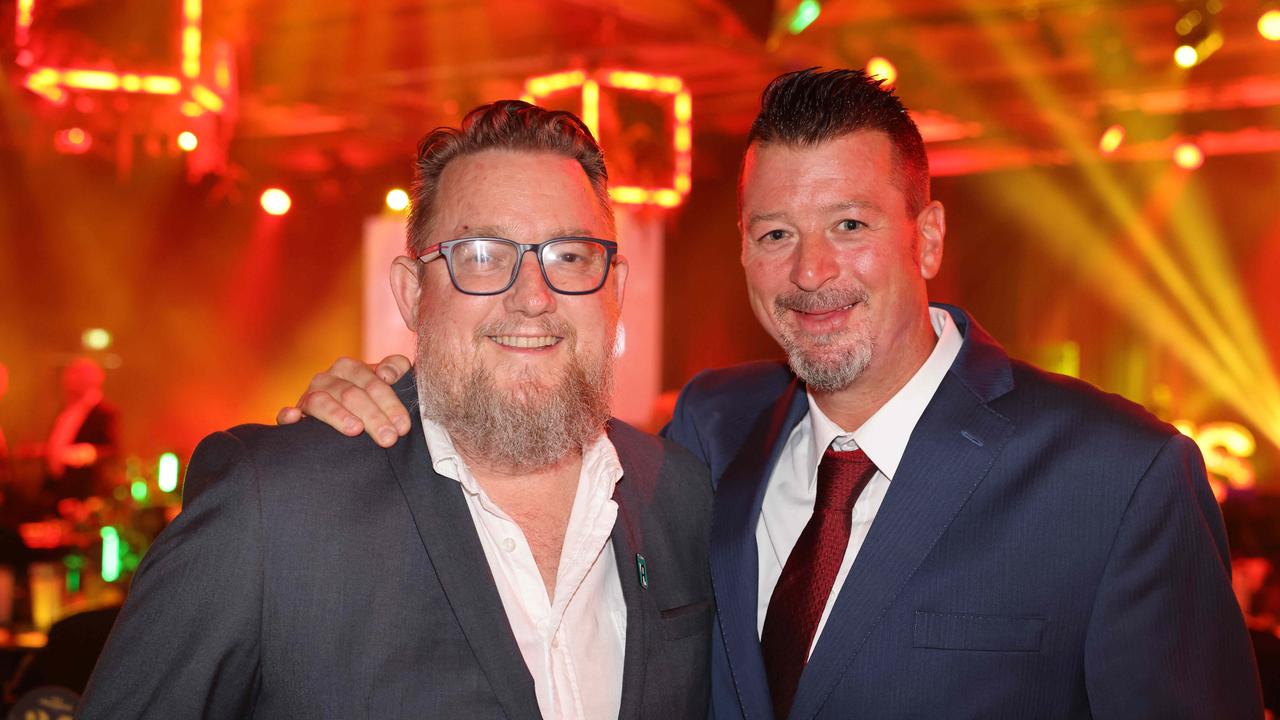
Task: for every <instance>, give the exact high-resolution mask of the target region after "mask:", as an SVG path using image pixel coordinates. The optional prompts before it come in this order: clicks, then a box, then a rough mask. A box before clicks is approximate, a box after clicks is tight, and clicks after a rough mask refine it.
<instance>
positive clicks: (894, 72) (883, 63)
mask: <svg viewBox="0 0 1280 720" xmlns="http://www.w3.org/2000/svg"><path fill="white" fill-rule="evenodd" d="M867 74H868V75H870V76H871V77H873V78H875V79H877V80H879V81H881V82H882V83H883V84H884V85H885V86H890V85H893V84H894V83H895V82H897V81H898V68H896V67H894V66H893V63H891V62H889V60H888V59H887V58H882V57H880V56H878V55H877V56H876V57H873V58H871V59H870V60H868V61H867Z"/></svg>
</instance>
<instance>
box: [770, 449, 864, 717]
mask: <svg viewBox="0 0 1280 720" xmlns="http://www.w3.org/2000/svg"><path fill="white" fill-rule="evenodd" d="M875 473H876V466H875V465H874V464H872V462H871V460H870V459H868V458H867V454H866V453H864V452H862V451H861V450H853V451H849V452H838V451H836V450H832V449H831V448H827V451H826V453H824V454H823V455H822V462H821V463H819V464H818V498H817V502H815V503H814V506H813V515H812V516H810V517H809V524H807V525H805V526H804V532H802V533H800V539H799V540H797V541H796V545H795V547H794V548H792V549H791V555H790V556H789V557H787V562H786V564H785V565H783V567H782V576H781V577H779V578H778V584H777V585H776V586H775V587H774V589H773V595H772V596H771V597H770V598H769V610H768V611H767V612H766V613H765V619H764V633H763V634H762V636H761V638H760V645H761V647H762V648H763V650H764V666H765V671H766V672H767V673H768V675H769V691H770V693H771V694H772V695H773V715H774V717H775V718H777V720H784V718H786V717H787V713H788V712H790V710H791V701H792V700H793V699H794V698H795V695H796V686H797V685H799V684H800V673H801V672H802V671H803V670H804V664H805V662H807V661H808V657H809V646H810V645H812V644H813V636H814V635H815V634H816V633H817V631H818V621H819V620H821V619H822V610H823V608H825V607H826V606H827V597H828V596H829V595H831V587H832V586H833V585H834V584H835V581H836V573H838V572H840V563H841V562H842V561H843V560H844V551H845V549H846V548H848V547H849V530H850V529H851V528H852V526H853V504H854V503H855V502H857V501H858V495H859V494H861V493H862V488H864V487H866V486H867V481H869V480H870V479H871V476H873V475H875Z"/></svg>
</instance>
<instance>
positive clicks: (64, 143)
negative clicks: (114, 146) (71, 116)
mask: <svg viewBox="0 0 1280 720" xmlns="http://www.w3.org/2000/svg"><path fill="white" fill-rule="evenodd" d="M91 147H93V136H92V135H90V134H89V133H88V131H86V130H84V129H83V128H78V127H73V128H67V129H66V130H59V131H58V132H56V133H54V135H53V148H54V149H55V150H57V151H58V152H60V153H65V154H67V155H83V154H84V153H87V152H89V148H91Z"/></svg>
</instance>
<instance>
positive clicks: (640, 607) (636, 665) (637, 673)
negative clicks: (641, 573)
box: [612, 448, 654, 720]
mask: <svg viewBox="0 0 1280 720" xmlns="http://www.w3.org/2000/svg"><path fill="white" fill-rule="evenodd" d="M619 450H620V451H621V448H619ZM619 457H620V458H622V468H623V469H622V473H623V474H622V480H621V481H620V482H619V483H618V489H617V490H616V491H615V492H614V500H615V501H616V502H617V503H618V519H617V521H615V522H614V524H613V536H612V540H613V555H614V558H615V560H616V561H617V564H618V578H619V580H621V582H622V597H623V599H625V600H626V603H627V639H626V647H625V649H624V651H623V661H622V705H621V706H620V707H621V709H620V710H619V712H618V718H619V720H636V719H638V718H639V717H640V710H641V707H642V706H643V698H644V668H645V663H646V662H647V661H648V652H649V650H648V646H649V629H650V627H649V626H650V620H651V618H650V615H652V614H653V612H654V608H653V606H652V603H650V602H649V601H648V600H649V598H648V597H647V595H646V593H645V592H644V591H643V589H642V588H641V587H640V581H639V579H638V575H637V572H638V570H637V568H636V555H643V554H644V549H643V548H644V545H643V537H644V536H643V534H642V532H641V528H640V521H639V518H638V517H636V512H637V508H635V507H633V506H632V503H631V502H629V499H628V496H627V493H625V492H623V484H624V483H626V482H627V476H628V475H630V474H631V468H629V467H628V466H627V461H626V459H625V456H624V455H623V454H622V453H621V452H619Z"/></svg>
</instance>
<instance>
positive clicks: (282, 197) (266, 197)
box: [260, 188, 293, 215]
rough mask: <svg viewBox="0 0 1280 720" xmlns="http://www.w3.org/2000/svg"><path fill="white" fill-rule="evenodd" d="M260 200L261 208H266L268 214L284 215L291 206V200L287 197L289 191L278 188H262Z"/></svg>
mask: <svg viewBox="0 0 1280 720" xmlns="http://www.w3.org/2000/svg"><path fill="white" fill-rule="evenodd" d="M260 202H261V203H262V209H263V210H266V211H267V214H268V215H284V214H285V213H287V212H289V208H290V207H292V206H293V200H291V199H290V198H289V193H287V192H285V191H283V190H281V189H280V188H267V189H266V190H264V191H263V192H262V197H261V198H260Z"/></svg>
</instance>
